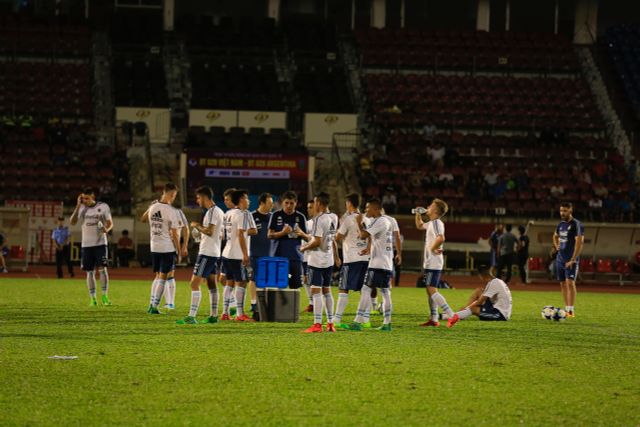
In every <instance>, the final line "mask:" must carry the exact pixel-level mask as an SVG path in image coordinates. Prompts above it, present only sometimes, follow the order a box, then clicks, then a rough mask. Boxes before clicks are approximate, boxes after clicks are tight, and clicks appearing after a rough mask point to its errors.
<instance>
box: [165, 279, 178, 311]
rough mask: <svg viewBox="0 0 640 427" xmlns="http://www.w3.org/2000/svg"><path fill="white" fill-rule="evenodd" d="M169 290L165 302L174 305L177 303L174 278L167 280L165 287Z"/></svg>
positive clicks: (166, 291) (166, 290) (166, 292)
mask: <svg viewBox="0 0 640 427" xmlns="http://www.w3.org/2000/svg"><path fill="white" fill-rule="evenodd" d="M165 286H166V287H167V288H166V289H165V293H164V301H165V302H166V303H167V304H170V305H174V304H175V302H176V279H175V277H172V278H170V279H167V283H166V285H165Z"/></svg>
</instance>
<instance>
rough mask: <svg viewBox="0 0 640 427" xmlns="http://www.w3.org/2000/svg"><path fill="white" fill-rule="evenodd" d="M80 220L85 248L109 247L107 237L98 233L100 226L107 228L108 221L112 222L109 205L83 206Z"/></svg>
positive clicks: (98, 203)
mask: <svg viewBox="0 0 640 427" xmlns="http://www.w3.org/2000/svg"><path fill="white" fill-rule="evenodd" d="M78 220H79V221H80V225H81V226H82V247H83V248H90V247H93V246H105V245H107V235H106V234H105V233H103V232H101V231H98V228H99V227H98V224H99V223H102V225H103V226H105V225H106V222H107V221H111V210H110V209H109V205H107V204H106V203H102V202H97V203H96V204H95V205H93V206H83V207H81V208H80V212H79V213H78Z"/></svg>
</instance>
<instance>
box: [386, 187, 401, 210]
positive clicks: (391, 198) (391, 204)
mask: <svg viewBox="0 0 640 427" xmlns="http://www.w3.org/2000/svg"><path fill="white" fill-rule="evenodd" d="M392 191H393V189H390V188H388V187H387V189H386V190H385V192H384V195H383V196H382V207H383V208H384V210H385V212H387V213H390V214H394V213H396V208H397V205H398V200H397V199H396V195H395V194H393V192H392Z"/></svg>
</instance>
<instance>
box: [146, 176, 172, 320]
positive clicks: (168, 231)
mask: <svg viewBox="0 0 640 427" xmlns="http://www.w3.org/2000/svg"><path fill="white" fill-rule="evenodd" d="M177 195H178V187H176V185H175V184H173V183H171V182H169V183H167V184H165V186H164V189H163V190H162V196H161V197H160V200H159V201H158V202H156V203H153V204H152V205H151V206H149V209H147V211H146V212H145V213H144V214H142V218H141V219H140V220H141V221H142V222H149V236H150V241H151V262H152V265H153V273H154V274H155V278H154V280H153V282H152V283H151V297H150V304H149V309H148V310H147V313H149V314H160V311H159V310H158V305H160V301H161V300H162V294H163V293H164V288H165V285H166V281H167V277H168V275H169V272H171V271H173V270H174V269H175V263H176V253H177V254H178V262H180V260H181V258H182V252H181V249H182V248H181V247H180V236H179V235H178V230H180V229H181V228H182V223H181V221H180V219H179V218H178V215H177V213H176V210H175V208H174V207H173V206H171V205H172V204H173V202H174V200H175V199H176V196H177Z"/></svg>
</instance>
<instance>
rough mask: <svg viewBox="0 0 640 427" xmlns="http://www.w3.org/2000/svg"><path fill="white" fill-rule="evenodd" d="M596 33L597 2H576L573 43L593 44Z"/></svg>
mask: <svg viewBox="0 0 640 427" xmlns="http://www.w3.org/2000/svg"><path fill="white" fill-rule="evenodd" d="M597 32H598V0H577V1H576V19H575V28H574V32H573V33H574V37H573V42H574V43H577V44H593V42H594V41H595V40H596V37H597Z"/></svg>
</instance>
